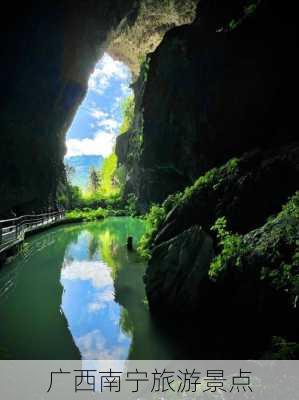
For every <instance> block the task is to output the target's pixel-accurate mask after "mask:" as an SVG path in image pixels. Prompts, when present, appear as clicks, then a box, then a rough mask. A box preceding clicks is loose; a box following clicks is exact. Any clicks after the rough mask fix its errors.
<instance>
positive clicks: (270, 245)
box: [145, 144, 299, 358]
mask: <svg viewBox="0 0 299 400" xmlns="http://www.w3.org/2000/svg"><path fill="white" fill-rule="evenodd" d="M298 176H299V147H298V145H295V144H293V145H289V146H286V147H283V148H281V149H276V150H271V151H270V150H269V151H266V152H265V151H264V152H263V151H254V152H251V153H248V154H245V155H244V156H243V157H241V159H240V160H232V161H230V162H228V163H227V164H226V165H224V166H223V167H220V168H215V169H214V170H212V171H210V172H209V173H207V174H206V175H205V176H204V177H203V178H200V179H199V180H198V181H196V183H195V184H194V185H193V187H191V188H190V189H188V190H187V192H185V195H184V196H183V197H182V198H181V199H180V200H178V204H177V205H176V206H175V207H174V208H173V209H172V210H171V211H170V212H169V213H168V215H167V217H166V218H165V220H164V222H163V223H162V224H161V225H160V228H159V231H158V233H157V235H156V238H155V239H154V242H153V244H152V252H151V259H150V262H149V266H148V269H147V271H146V274H145V283H146V292H147V296H148V300H149V305H150V308H151V310H152V313H153V314H154V315H156V317H158V318H160V317H161V319H162V321H167V323H168V324H169V325H170V326H171V327H172V328H173V327H174V326H176V324H175V321H177V319H180V320H182V321H184V323H185V325H184V326H185V327H188V329H187V331H188V335H190V330H191V327H192V333H191V335H192V334H193V335H194V337H193V340H197V341H198V353H197V357H207V358H213V357H215V358H219V357H220V358H223V357H224V358H225V357H234V358H239V357H241V358H243V357H245V358H246V357H253V356H254V357H260V356H261V354H262V353H263V351H265V349H266V348H267V347H269V346H270V342H271V337H272V336H280V335H281V336H283V337H287V338H288V340H290V341H296V340H298V334H299V333H298V331H297V330H296V329H295V328H294V326H293V321H294V320H296V318H298V307H296V296H298V293H299V292H298V273H299V269H298V268H299V264H298V234H299V231H298V227H299V224H298V221H299V202H298V200H299V198H298V195H297V197H296V196H295V200H294V201H293V202H291V203H290V204H291V205H289V206H288V208H287V209H286V211H283V212H281V213H279V214H278V216H277V217H275V218H274V219H272V220H270V221H268V222H267V219H268V217H270V216H273V215H275V214H277V213H278V212H279V211H280V210H281V206H282V205H283V204H285V203H287V200H288V198H289V197H290V196H292V195H293V194H294V193H295V192H296V191H298V190H299V181H298ZM186 193H187V194H186ZM288 204H289V203H288ZM222 216H225V217H226V219H227V221H228V224H229V228H230V229H232V231H233V232H236V231H237V232H240V233H242V234H243V235H239V237H240V245H238V246H235V247H233V245H230V244H229V245H228V247H227V250H226V252H225V253H224V254H223V258H222V264H221V268H222V269H221V270H220V271H219V273H218V275H217V278H213V277H212V276H211V274H210V269H211V258H212V257H213V249H214V250H215V253H216V254H218V253H219V252H220V251H221V246H219V243H218V241H217V240H216V237H215V235H214V233H213V232H211V230H210V228H211V226H212V225H213V224H214V223H215V221H216V219H217V218H219V217H222ZM203 229H204V231H205V232H207V234H206V233H204V231H203ZM209 235H212V237H213V240H211V237H210V236H209ZM203 243H204V245H203ZM230 243H233V242H230ZM296 254H297V255H296ZM296 257H297V258H296ZM296 276H297V278H296ZM296 279H297V284H296ZM296 285H297V286H296ZM217 310H218V311H219V312H217ZM215 315H217V318H216V317H215ZM228 321H229V322H228ZM173 324H174V326H173ZM223 326H225V330H223V329H222V328H221V327H223ZM257 327H259V329H257ZM180 335H184V332H181V331H180ZM245 342H246V348H244V343H245ZM203 343H204V346H203V345H202V344H203ZM207 343H210V345H211V346H210V350H209V351H208V350H207V349H208V347H207V346H206V344H207ZM205 351H207V352H205ZM214 352H215V353H214ZM193 357H195V355H194V354H193Z"/></svg>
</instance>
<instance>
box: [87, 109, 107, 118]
mask: <svg viewBox="0 0 299 400" xmlns="http://www.w3.org/2000/svg"><path fill="white" fill-rule="evenodd" d="M89 115H90V116H91V117H93V118H94V119H96V120H99V119H102V118H106V117H107V116H108V114H107V113H106V112H105V111H102V110H101V109H99V108H91V109H90V111H89Z"/></svg>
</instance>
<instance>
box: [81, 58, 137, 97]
mask: <svg viewBox="0 0 299 400" xmlns="http://www.w3.org/2000/svg"><path fill="white" fill-rule="evenodd" d="M129 77H130V72H129V70H128V68H127V67H126V66H125V65H124V64H123V63H122V62H120V61H115V60H114V59H113V58H112V57H110V56H109V55H108V54H107V53H105V54H104V56H103V57H102V59H101V60H100V61H99V62H98V63H97V65H96V66H95V69H94V72H93V73H92V74H91V76H90V78H89V82H88V86H89V89H91V90H93V91H95V92H97V93H98V94H103V93H104V92H105V90H106V89H107V88H108V87H109V86H110V83H111V80H112V79H114V78H115V79H118V80H128V79H129Z"/></svg>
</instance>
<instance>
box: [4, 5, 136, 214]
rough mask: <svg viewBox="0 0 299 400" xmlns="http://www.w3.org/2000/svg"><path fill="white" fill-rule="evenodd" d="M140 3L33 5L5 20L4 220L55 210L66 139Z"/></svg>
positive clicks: (11, 10)
mask: <svg viewBox="0 0 299 400" xmlns="http://www.w3.org/2000/svg"><path fill="white" fill-rule="evenodd" d="M133 3H134V1H133V0H132V1H130V0H129V1H126V2H121V1H117V0H115V1H111V0H109V1H108V0H107V1H92V0H90V1H79V2H75V3H74V2H69V1H54V2H53V1H43V2H38V1H32V2H26V4H24V6H22V5H18V6H17V7H16V6H15V5H12V6H9V7H8V8H7V9H6V10H5V13H2V18H1V29H2V49H1V51H2V57H1V58H2V62H1V77H2V79H3V81H2V84H1V97H0V104H1V111H0V113H1V117H0V118H1V128H0V129H1V144H0V159H1V169H0V193H1V196H0V213H1V214H4V215H7V214H8V212H9V210H10V209H14V211H16V212H17V213H19V212H20V213H21V212H24V211H28V210H30V209H35V210H38V209H42V208H44V207H48V206H49V205H54V202H55V197H56V189H57V184H58V181H59V179H60V178H61V175H62V171H63V163H62V162H63V156H64V153H65V145H64V135H65V132H66V130H67V128H68V126H69V125H70V123H71V121H72V118H73V116H74V114H75V112H76V110H77V107H78V106H79V104H80V102H81V101H82V99H83V97H84V95H85V92H86V88H87V80H88V77H89V75H90V73H91V72H92V69H93V67H94V65H95V63H96V62H97V60H98V59H99V58H100V56H101V53H102V51H103V49H104V48H105V44H106V42H107V39H108V35H109V33H110V32H111V30H113V29H116V28H117V27H118V25H119V24H120V22H121V21H122V20H123V19H124V18H125V17H126V16H127V15H128V13H129V12H130V10H132V7H133Z"/></svg>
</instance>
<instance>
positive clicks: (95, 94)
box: [64, 52, 134, 201]
mask: <svg viewBox="0 0 299 400" xmlns="http://www.w3.org/2000/svg"><path fill="white" fill-rule="evenodd" d="M132 79H133V75H132V72H131V70H130V68H129V67H128V66H127V65H125V64H124V63H123V62H121V61H118V60H116V59H115V58H113V57H112V56H111V55H109V53H107V52H105V53H104V54H103V56H102V57H101V59H100V60H99V61H98V62H97V64H96V65H95V67H94V70H93V72H92V74H91V75H90V77H89V81H88V90H87V93H86V96H85V98H84V100H83V102H82V103H81V105H80V106H79V108H78V110H77V113H76V115H75V117H74V120H73V122H72V124H71V126H70V127H69V129H68V131H67V133H66V138H65V144H66V154H65V157H64V164H65V168H66V177H67V182H68V184H69V185H70V186H71V187H72V190H73V191H76V192H77V193H79V195H80V196H81V200H87V201H88V200H92V199H93V198H95V197H96V196H97V197H101V198H107V197H111V196H113V195H116V194H118V193H119V192H120V191H121V186H122V184H123V182H121V177H120V173H119V171H118V165H117V164H118V162H117V156H116V154H115V142H116V138H117V136H118V135H120V134H122V133H125V132H126V131H127V130H128V128H129V125H130V121H129V119H130V118H132V115H133V107H134V95H133V91H132V89H131V84H132Z"/></svg>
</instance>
